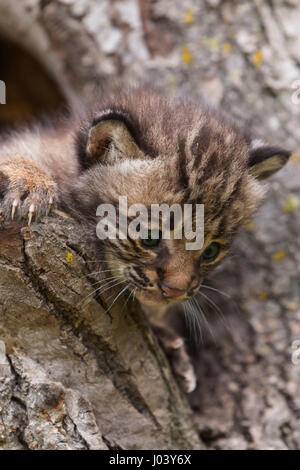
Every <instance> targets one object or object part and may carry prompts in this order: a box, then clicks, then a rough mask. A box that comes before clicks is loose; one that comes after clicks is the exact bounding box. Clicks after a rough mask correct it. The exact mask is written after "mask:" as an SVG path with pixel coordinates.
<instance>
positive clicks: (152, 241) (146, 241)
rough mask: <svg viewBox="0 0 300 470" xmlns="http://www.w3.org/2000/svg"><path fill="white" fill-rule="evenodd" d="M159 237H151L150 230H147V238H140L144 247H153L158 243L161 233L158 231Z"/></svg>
mask: <svg viewBox="0 0 300 470" xmlns="http://www.w3.org/2000/svg"><path fill="white" fill-rule="evenodd" d="M156 235H157V234H156ZM158 237H159V238H153V237H152V232H151V230H149V232H148V236H147V238H142V239H141V242H142V245H143V246H145V247H146V248H154V247H156V246H158V245H159V243H160V238H161V233H160V232H159V234H158Z"/></svg>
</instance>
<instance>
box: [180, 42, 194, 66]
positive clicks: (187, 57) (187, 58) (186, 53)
mask: <svg viewBox="0 0 300 470" xmlns="http://www.w3.org/2000/svg"><path fill="white" fill-rule="evenodd" d="M181 60H182V61H183V62H185V63H186V64H188V65H192V64H193V63H194V57H193V54H192V52H191V50H190V48H189V47H188V46H187V45H186V44H184V45H183V46H182V48H181Z"/></svg>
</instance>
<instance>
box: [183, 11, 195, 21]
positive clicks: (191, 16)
mask: <svg viewBox="0 0 300 470" xmlns="http://www.w3.org/2000/svg"><path fill="white" fill-rule="evenodd" d="M184 22H185V24H194V23H195V15H194V12H193V10H192V9H191V8H188V9H187V10H186V11H185V14H184Z"/></svg>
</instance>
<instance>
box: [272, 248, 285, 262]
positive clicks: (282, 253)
mask: <svg viewBox="0 0 300 470" xmlns="http://www.w3.org/2000/svg"><path fill="white" fill-rule="evenodd" d="M285 257H286V251H285V250H279V251H275V253H273V254H272V260H273V261H282V260H283V259H284V258H285Z"/></svg>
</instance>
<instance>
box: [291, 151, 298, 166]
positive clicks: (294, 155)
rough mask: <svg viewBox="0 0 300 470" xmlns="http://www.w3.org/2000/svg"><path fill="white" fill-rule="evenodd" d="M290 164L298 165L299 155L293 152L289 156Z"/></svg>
mask: <svg viewBox="0 0 300 470" xmlns="http://www.w3.org/2000/svg"><path fill="white" fill-rule="evenodd" d="M290 162H291V163H293V165H299V163H300V153H296V152H294V153H293V154H292V155H291V158H290Z"/></svg>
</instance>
